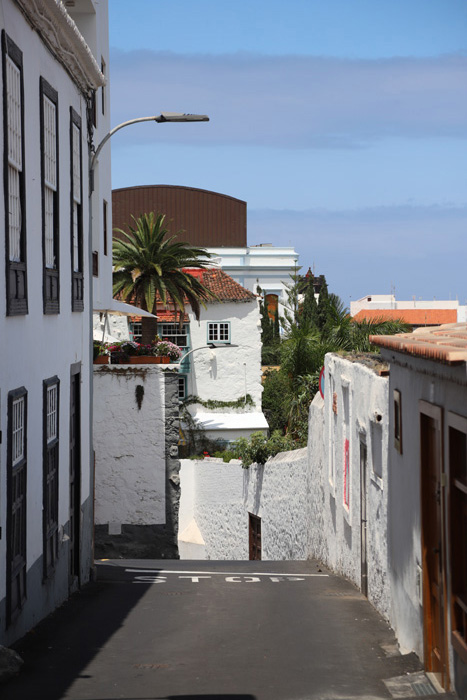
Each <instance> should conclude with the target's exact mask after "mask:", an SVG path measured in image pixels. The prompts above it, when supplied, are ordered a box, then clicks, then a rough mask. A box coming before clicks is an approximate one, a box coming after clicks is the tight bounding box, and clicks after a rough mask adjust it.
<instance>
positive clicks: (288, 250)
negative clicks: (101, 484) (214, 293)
mask: <svg viewBox="0 0 467 700" xmlns="http://www.w3.org/2000/svg"><path fill="white" fill-rule="evenodd" d="M207 250H208V252H209V253H211V254H212V255H213V258H214V260H215V261H216V262H217V264H218V265H219V266H220V267H221V268H222V269H223V270H224V271H225V272H226V273H227V274H228V275H230V276H231V277H233V279H234V280H235V281H236V282H238V283H239V284H241V285H242V287H245V288H246V289H248V290H249V291H250V292H253V293H254V294H257V293H258V288H260V289H261V294H262V296H264V297H267V296H269V295H273V296H277V299H278V304H279V314H280V315H281V316H283V314H284V308H285V307H286V306H287V288H288V286H290V285H291V284H293V277H294V276H295V275H297V274H298V271H299V270H300V268H299V267H298V253H297V252H296V250H295V249H294V248H293V247H277V246H273V245H270V244H266V243H263V244H261V245H257V246H246V247H228V246H222V247H219V248H207Z"/></svg>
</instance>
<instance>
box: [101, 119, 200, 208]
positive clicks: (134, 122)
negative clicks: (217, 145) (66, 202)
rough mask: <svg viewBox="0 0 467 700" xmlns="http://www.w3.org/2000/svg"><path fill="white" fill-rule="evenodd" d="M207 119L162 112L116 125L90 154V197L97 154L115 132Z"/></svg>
mask: <svg viewBox="0 0 467 700" xmlns="http://www.w3.org/2000/svg"><path fill="white" fill-rule="evenodd" d="M208 121H209V117H208V116H207V114H182V113H180V112H162V113H161V114H159V115H158V116H152V117H137V118H136V119H129V120H128V121H127V122H122V123H121V124H117V126H114V128H113V129H111V130H110V131H109V133H108V134H106V135H105V136H104V138H103V139H102V141H101V142H100V144H99V145H98V146H97V148H96V150H95V151H94V153H91V155H90V160H89V190H90V195H91V194H92V193H93V192H94V168H95V167H96V163H97V159H98V157H99V153H100V152H101V151H102V148H103V146H105V144H106V143H107V141H108V140H109V139H110V137H111V136H113V135H114V134H115V133H116V132H117V131H120V129H123V128H124V127H125V126H130V125H131V124H139V123H140V122H156V123H157V124H168V123H169V122H208Z"/></svg>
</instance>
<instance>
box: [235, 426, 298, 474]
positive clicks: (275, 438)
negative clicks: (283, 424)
mask: <svg viewBox="0 0 467 700" xmlns="http://www.w3.org/2000/svg"><path fill="white" fill-rule="evenodd" d="M292 448H293V445H292V443H291V441H290V439H289V438H288V437H287V436H286V435H282V434H281V432H280V430H275V431H274V432H273V434H272V435H271V437H270V438H268V437H267V436H266V435H265V434H264V433H262V432H260V431H258V432H255V433H252V434H251V436H250V439H248V438H238V440H235V442H234V443H233V452H234V454H235V456H236V458H237V459H241V460H242V467H243V469H248V467H249V466H250V465H251V464H265V463H266V462H267V460H268V459H269V457H274V455H276V454H278V452H286V451H287V450H290V449H292Z"/></svg>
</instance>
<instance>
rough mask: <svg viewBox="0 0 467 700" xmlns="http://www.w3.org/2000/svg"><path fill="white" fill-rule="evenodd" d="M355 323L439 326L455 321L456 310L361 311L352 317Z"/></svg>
mask: <svg viewBox="0 0 467 700" xmlns="http://www.w3.org/2000/svg"><path fill="white" fill-rule="evenodd" d="M353 319H354V320H355V321H376V320H382V321H396V320H401V321H404V323H409V324H410V325H411V326H439V325H441V324H443V323H455V322H456V321H457V310H456V309H362V310H361V311H359V312H358V314H355V316H353Z"/></svg>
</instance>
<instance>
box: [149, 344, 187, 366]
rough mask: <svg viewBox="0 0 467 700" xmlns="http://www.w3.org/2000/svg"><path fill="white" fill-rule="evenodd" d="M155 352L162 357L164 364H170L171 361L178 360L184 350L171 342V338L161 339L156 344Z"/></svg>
mask: <svg viewBox="0 0 467 700" xmlns="http://www.w3.org/2000/svg"><path fill="white" fill-rule="evenodd" d="M155 353H156V355H157V356H158V357H161V358H162V362H163V364H168V363H169V362H177V361H178V360H179V359H180V357H181V355H182V351H181V350H180V348H179V347H178V345H175V344H174V343H171V342H170V340H165V339H164V340H160V341H159V342H158V343H157V344H156V346H155Z"/></svg>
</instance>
